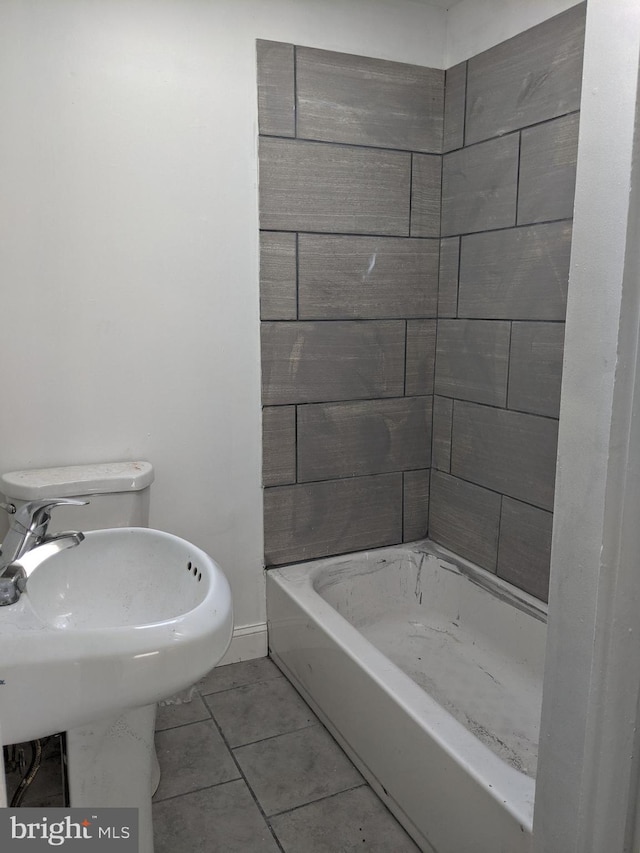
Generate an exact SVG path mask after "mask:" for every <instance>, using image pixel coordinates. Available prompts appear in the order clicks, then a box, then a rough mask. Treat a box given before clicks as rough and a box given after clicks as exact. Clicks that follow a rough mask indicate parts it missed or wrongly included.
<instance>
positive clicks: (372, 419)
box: [298, 397, 432, 483]
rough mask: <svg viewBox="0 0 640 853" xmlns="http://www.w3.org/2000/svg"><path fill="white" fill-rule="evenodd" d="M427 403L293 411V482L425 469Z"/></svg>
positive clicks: (367, 403)
mask: <svg viewBox="0 0 640 853" xmlns="http://www.w3.org/2000/svg"><path fill="white" fill-rule="evenodd" d="M431 406H432V398H431V397H401V398H399V399H395V400H365V401H363V402H354V403H351V402H349V403H319V404H316V405H310V406H299V407H298V482H300V483H303V482H306V481H309V480H332V479H338V478H341V477H355V476H362V475H366V474H385V473H387V472H390V471H408V470H411V469H414V468H427V467H428V466H429V464H430V461H431Z"/></svg>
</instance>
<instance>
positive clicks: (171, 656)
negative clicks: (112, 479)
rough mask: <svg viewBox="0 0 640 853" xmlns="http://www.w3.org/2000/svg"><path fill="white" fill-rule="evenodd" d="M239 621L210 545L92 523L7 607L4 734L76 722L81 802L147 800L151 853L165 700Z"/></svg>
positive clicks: (71, 728) (209, 664)
mask: <svg viewBox="0 0 640 853" xmlns="http://www.w3.org/2000/svg"><path fill="white" fill-rule="evenodd" d="M231 632H232V608H231V594H230V590H229V584H228V582H227V580H226V578H225V576H224V574H223V573H222V571H221V570H220V569H219V567H218V566H217V565H216V564H215V563H214V561H213V560H212V559H211V558H210V557H209V556H208V555H207V554H205V552H204V551H201V550H200V549H199V548H197V547H195V546H194V545H192V544H190V543H189V542H186V541H185V540H183V539H180V538H178V537H177V536H172V535H171V534H168V533H162V532H160V531H157V530H149V529H147V528H117V529H111V530H97V531H92V532H89V533H87V534H86V538H85V540H84V542H82V543H80V545H79V546H78V547H76V548H72V549H68V550H65V551H62V552H60V553H59V554H56V555H54V556H53V557H51V558H50V559H48V560H46V561H45V562H44V563H42V565H41V566H39V568H37V569H36V570H35V571H34V572H33V574H32V575H31V576H30V577H29V579H28V581H27V587H26V592H25V593H23V595H22V596H21V598H20V599H19V600H18V601H17V602H16V603H15V604H12V605H9V606H6V607H2V608H0V649H1V650H2V651H1V655H2V658H1V662H0V681H2V684H0V722H1V725H2V739H3V740H2V742H3V743H17V742H20V741H25V740H33V739H35V738H41V737H46V736H47V735H50V734H54V733H56V732H60V731H67V732H69V736H68V740H69V756H68V760H69V777H70V778H69V781H70V798H71V805H72V806H75V805H87V806H95V807H97V806H138V807H139V809H140V851H141V853H143V851H144V853H150V851H152V850H153V841H152V829H151V787H152V784H153V776H154V769H155V767H154V761H155V753H154V751H153V724H154V719H155V703H156V702H157V701H159V700H160V699H163V698H165V697H167V696H169V695H171V694H173V693H175V692H177V691H179V690H182V689H184V688H186V687H188V686H190V685H191V684H193V683H194V682H195V681H197V680H198V679H199V678H201V677H202V676H203V675H205V674H206V673H207V672H208V671H209V670H211V669H212V668H213V667H214V666H215V664H216V663H218V661H219V660H220V659H221V657H222V656H223V655H224V653H225V651H226V649H227V647H228V645H229V642H230V639H231ZM156 781H157V779H156ZM105 800H110V801H105Z"/></svg>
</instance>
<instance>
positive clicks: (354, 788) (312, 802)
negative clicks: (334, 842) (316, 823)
mask: <svg viewBox="0 0 640 853" xmlns="http://www.w3.org/2000/svg"><path fill="white" fill-rule="evenodd" d="M360 788H369V789H370V790H371V791H373V788H371V786H370V785H369V783H368V782H367V780H366V779H364V778H363V780H362V782H360V783H359V784H358V785H352V786H351V787H350V788H344V790H342V791H334V792H333V793H332V794H326V795H325V796H324V797H318V798H317V799H316V800H309V802H308V803H301V804H300V805H299V806H292V807H291V808H290V809H283V810H282V811H281V812H274V813H273V814H272V815H269V818H268V820H270V819H271V818H274V817H282V816H283V815H288V814H291V813H292V812H297V811H298V810H299V809H304V808H305V807H306V806H312V805H315V804H316V803H322V802H324V801H325V800H332V799H333V798H334V797H339V796H341V795H342V794H348V793H349V792H350V791H357V790H359V789H360ZM373 793H374V794H375V796H376V797H377V799H378V800H379V801H380V803H381V804H382V805H383V806H384V807H385V809H387V807H386V805H385V804H384V803H383V802H382V800H381V799H380V797H378V795H377V794H376V793H375V791H373ZM387 811H389V809H387ZM389 813H390V814H391V812H389ZM391 816H392V817H393V819H394V820H395V821H396V822H398V819H397V818H396V817H395V815H391ZM405 832H406V830H405Z"/></svg>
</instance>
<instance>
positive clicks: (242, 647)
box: [218, 622, 267, 666]
mask: <svg viewBox="0 0 640 853" xmlns="http://www.w3.org/2000/svg"><path fill="white" fill-rule="evenodd" d="M266 654H267V623H266V622H258V623H257V624H256V625H241V626H239V627H236V628H234V629H233V636H232V638H231V645H230V646H229V648H228V649H227V653H226V654H225V656H224V657H223V658H222V660H221V661H220V663H219V664H218V666H224V665H225V664H227V663H238V662H239V661H241V660H252V659H253V658H263V657H265V656H266Z"/></svg>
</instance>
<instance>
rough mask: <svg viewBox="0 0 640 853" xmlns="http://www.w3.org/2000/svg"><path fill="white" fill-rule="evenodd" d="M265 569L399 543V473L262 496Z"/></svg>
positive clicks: (279, 488)
mask: <svg viewBox="0 0 640 853" xmlns="http://www.w3.org/2000/svg"><path fill="white" fill-rule="evenodd" d="M264 530H265V560H266V563H267V565H279V564H281V563H291V562H295V561H297V560H311V559H313V558H315V557H326V556H328V555H330V554H343V553H347V552H349V551H361V550H364V549H365V548H379V547H382V546H383V545H393V544H396V543H398V542H401V541H402V474H379V475H377V476H373V477H354V478H351V479H349V480H329V481H327V482H324V483H305V484H303V485H298V486H276V487H275V488H273V489H265V492H264Z"/></svg>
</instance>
